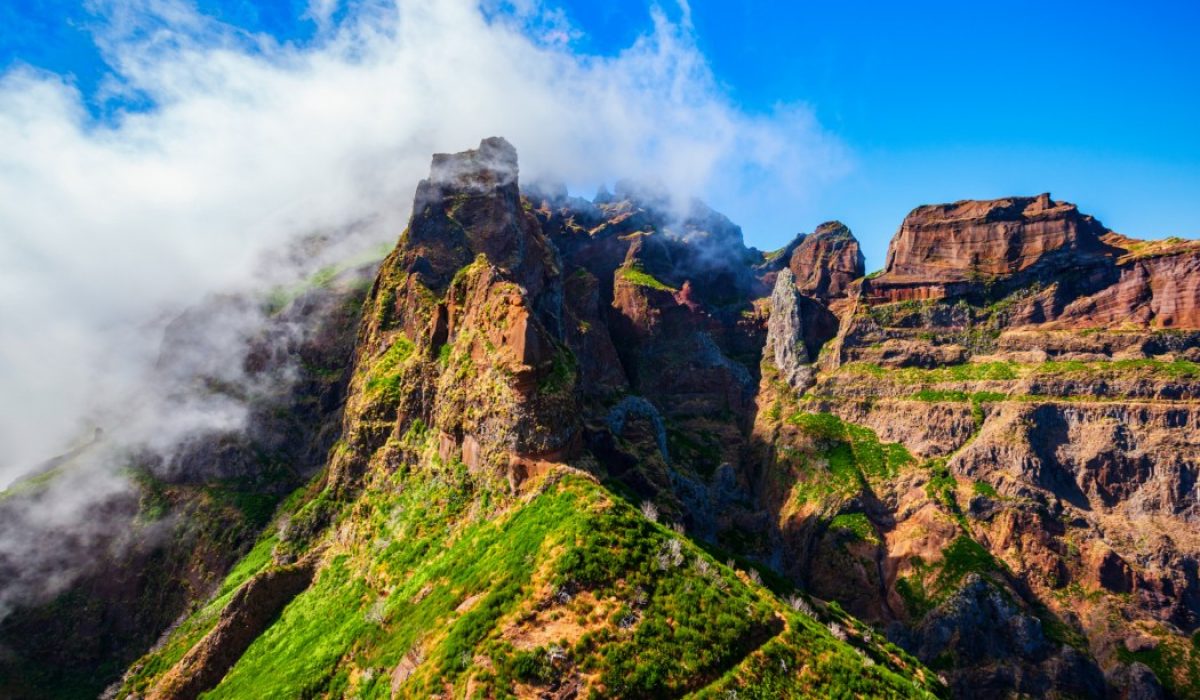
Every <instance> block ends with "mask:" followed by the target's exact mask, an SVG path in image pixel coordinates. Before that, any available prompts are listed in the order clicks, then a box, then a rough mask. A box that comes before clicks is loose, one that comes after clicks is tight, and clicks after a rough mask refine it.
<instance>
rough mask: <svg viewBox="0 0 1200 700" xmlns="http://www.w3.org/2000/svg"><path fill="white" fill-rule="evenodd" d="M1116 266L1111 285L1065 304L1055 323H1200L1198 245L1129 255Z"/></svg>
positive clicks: (1171, 325) (1198, 325)
mask: <svg viewBox="0 0 1200 700" xmlns="http://www.w3.org/2000/svg"><path fill="white" fill-rule="evenodd" d="M1138 243H1140V242H1138ZM1190 243H1194V242H1189V244H1190ZM1119 269H1120V278H1119V279H1118V280H1117V282H1116V283H1115V284H1113V285H1111V286H1109V287H1106V288H1105V289H1103V290H1101V291H1099V292H1097V293H1095V294H1092V295H1090V296H1086V297H1083V298H1080V299H1077V300H1075V301H1074V302H1072V303H1071V304H1069V305H1068V306H1067V307H1066V309H1064V310H1063V313H1062V316H1061V317H1060V319H1059V323H1058V325H1059V326H1063V327H1083V328H1094V327H1112V326H1123V325H1126V326H1127V325H1129V324H1134V325H1137V326H1143V327H1146V326H1149V327H1156V328H1200V249H1198V248H1197V247H1196V246H1194V245H1184V246H1179V249H1178V250H1175V251H1169V252H1167V253H1165V254H1160V255H1154V256H1149V257H1138V256H1136V255H1127V256H1125V257H1124V258H1122V259H1121V260H1120V261H1119Z"/></svg>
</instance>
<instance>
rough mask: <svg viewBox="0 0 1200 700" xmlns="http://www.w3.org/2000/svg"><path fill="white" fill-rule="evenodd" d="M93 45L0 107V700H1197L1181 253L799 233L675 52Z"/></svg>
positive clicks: (834, 142) (524, 26)
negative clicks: (90, 72) (81, 72)
mask: <svg viewBox="0 0 1200 700" xmlns="http://www.w3.org/2000/svg"><path fill="white" fill-rule="evenodd" d="M222 8H223V9H222ZM259 9H260V11H261V12H262V13H264V14H261V15H256V16H257V17H259V19H260V20H261V21H266V20H264V19H262V18H269V12H270V8H268V7H266V6H264V7H262V8H259ZM245 11H246V10H245V8H242V9H241V10H238V11H237V12H241V13H244V12H245ZM699 11H700V10H699V9H697V10H696V12H699ZM24 12H26V11H25V10H22V11H21V12H20V13H19V12H16V11H14V13H13V17H16V18H18V19H19V18H21V17H23V16H24V15H23V14H21V13H24ZM86 12H87V13H88V14H87V16H88V17H89V20H88V23H87V25H86V31H87V32H88V33H89V34H88V36H89V37H90V39H89V41H90V42H91V43H92V44H93V45H94V47H93V48H94V49H95V50H96V51H97V52H98V55H99V56H101V57H102V58H101V59H99V60H101V61H102V63H103V66H104V68H103V77H102V78H101V79H99V80H97V81H94V82H93V83H92V84H91V85H90V87H89V85H88V82H87V80H88V79H85V78H80V77H78V76H71V75H69V74H66V73H56V72H51V71H49V70H45V69H42V68H37V67H35V66H34V65H33V64H23V63H20V62H16V63H13V64H11V65H8V67H6V68H5V69H4V71H5V72H4V73H3V74H0V140H2V142H3V144H4V148H2V149H0V230H2V231H3V232H4V233H3V234H0V318H2V319H3V320H4V322H3V323H0V417H2V420H0V489H2V490H0V696H2V697H12V698H85V697H98V696H99V697H104V698H122V699H124V698H129V699H134V698H138V699H143V700H150V699H152V698H153V699H159V700H161V699H168V698H170V699H191V698H200V697H204V698H224V697H228V698H258V697H286V698H293V697H296V698H317V697H320V698H341V697H356V698H367V697H369V698H397V697H455V698H457V697H472V698H476V697H479V698H499V697H538V698H562V699H567V698H581V697H592V698H599V697H620V698H661V697H725V698H728V697H750V698H777V697H814V698H816V697H821V698H825V697H953V698H977V697H982V698H1010V697H1048V698H1079V697H1086V698H1126V699H1134V698H1139V699H1140V698H1191V697H1200V646H1198V644H1197V639H1198V636H1197V635H1200V539H1198V538H1197V536H1196V531H1195V530H1196V528H1195V524H1196V520H1197V517H1198V515H1200V501H1198V498H1197V489H1196V484H1197V476H1198V475H1200V438H1198V437H1197V436H1200V430H1197V428H1198V427H1200V426H1198V421H1200V414H1198V411H1197V402H1198V401H1200V241H1197V240H1193V239H1188V238H1183V237H1178V236H1175V237H1154V236H1155V235H1157V234H1158V233H1159V232H1156V231H1145V232H1142V231H1126V230H1121V231H1117V230H1113V228H1110V226H1109V225H1107V224H1106V220H1107V219H1108V217H1107V216H1105V217H1100V216H1098V215H1096V214H1095V213H1092V212H1093V211H1094V210H1092V209H1091V206H1092V205H1091V203H1090V202H1089V203H1088V204H1086V205H1077V204H1074V203H1072V202H1068V201H1065V200H1064V199H1062V198H1061V195H1060V194H1059V193H1058V192H1055V193H1054V194H1053V195H1052V194H1051V193H1046V192H1043V193H1040V194H1038V193H1037V192H1038V190H1034V191H1033V192H1025V193H1016V194H1012V195H1011V196H1000V197H992V198H977V199H958V200H957V201H949V202H945V203H929V202H923V201H913V202H911V203H910V204H909V208H908V213H907V215H906V216H900V217H897V220H896V221H894V222H892V224H891V225H892V226H893V227H894V230H895V234H894V235H893V236H892V237H891V239H890V243H889V244H888V245H887V247H886V251H885V250H883V248H882V246H877V245H874V244H873V243H872V238H870V237H865V238H863V239H862V240H860V233H859V232H858V231H857V230H856V227H854V226H852V225H848V223H845V222H850V223H853V220H855V217H857V216H858V215H859V213H860V212H859V211H858V210H857V209H856V207H850V208H849V210H848V211H843V210H840V209H842V208H841V207H833V206H830V207H828V211H826V212H823V213H824V214H825V216H824V217H823V223H819V224H817V225H815V226H809V225H804V226H801V224H800V223H799V218H800V217H801V212H808V211H809V208H810V207H811V206H812V203H813V201H814V199H815V195H816V194H817V193H818V192H820V191H822V190H821V188H822V187H823V186H824V185H825V184H827V183H829V182H831V181H834V180H836V179H837V178H839V177H844V176H846V175H847V174H849V173H852V172H853V171H854V169H855V168H856V167H859V165H860V164H861V162H862V161H860V154H858V153H855V152H854V151H852V150H851V149H850V148H849V147H848V146H847V145H845V144H844V143H843V141H842V140H841V137H839V136H836V135H834V134H833V132H831V131H827V130H826V128H825V127H824V126H822V125H821V124H820V123H818V121H817V118H816V115H817V114H818V112H817V111H815V108H812V107H808V106H804V105H801V104H800V103H798V102H797V103H793V104H787V103H778V102H777V103H776V106H775V107H773V108H771V109H769V110H766V111H763V110H761V109H759V110H754V109H750V108H749V107H747V106H746V101H745V100H744V99H741V98H739V99H735V95H736V94H737V91H736V90H735V89H733V88H731V87H730V86H729V85H726V84H724V83H723V81H722V79H721V78H720V77H718V73H717V71H716V69H715V68H714V65H713V64H710V58H709V55H708V53H709V52H711V47H709V48H708V49H707V50H706V51H702V50H701V47H702V46H703V45H704V44H703V41H702V36H703V35H702V34H701V31H700V29H699V28H698V25H697V23H696V21H695V20H696V18H695V17H694V16H693V8H692V7H691V6H690V5H689V4H687V3H679V4H677V5H673V6H670V7H658V6H654V7H651V8H650V9H649V24H648V27H649V28H648V29H646V30H645V31H639V32H634V33H633V34H630V35H627V36H626V35H622V39H621V41H622V43H620V44H619V46H617V48H615V49H613V48H611V47H609V48H607V49H600V48H597V47H593V49H592V50H588V51H585V50H584V49H582V48H581V46H584V45H585V43H584V39H583V38H582V35H581V34H580V32H579V30H578V29H577V28H576V26H575V25H574V24H573V19H574V17H575V16H574V15H570V16H569V15H568V14H567V12H566V11H565V10H564V9H562V8H561V7H557V6H551V5H546V4H542V3H540V2H517V3H492V2H484V3H477V2H471V1H468V0H452V1H450V2H425V1H423V0H399V1H397V2H375V1H373V0H371V1H364V2H349V3H343V2H337V1H334V2H313V3H310V4H309V5H308V6H307V7H306V8H304V9H303V16H302V21H303V22H305V23H308V25H311V27H310V29H309V30H308V33H307V34H304V35H302V36H301V35H294V36H289V35H287V34H286V33H281V32H282V30H279V29H277V30H275V32H274V33H272V32H270V31H267V30H265V29H261V28H260V29H251V28H249V26H250V25H248V24H247V20H246V16H245V15H244V14H237V12H234V11H233V10H231V9H229V8H225V7H224V6H223V5H221V4H220V2H216V3H215V4H205V3H201V4H198V5H192V4H188V3H182V2H175V1H174V0H147V2H139V3H135V4H128V3H103V2H102V3H97V4H95V5H91V6H89V7H88V8H86ZM781 13H782V14H781V16H783V15H785V14H786V13H783V12H782V10H781ZM0 14H2V13H0ZM293 14H295V13H294V12H293ZM763 33H764V35H766V34H769V33H770V32H768V31H767V30H766V28H764V30H763ZM984 38H986V32H983V31H982V30H981V39H980V40H981V41H983V40H984ZM6 45H7V44H5V43H4V42H0V56H3V55H4V47H5V46H6ZM587 45H589V46H591V44H587ZM718 54H719V52H718ZM897 60H900V59H899V58H898V59H897ZM821 114H823V115H824V114H825V113H824V112H821ZM834 122H838V123H841V124H842V125H843V126H844V125H845V123H844V121H843V120H842V119H841V118H840V117H838V118H835V119H834ZM481 139H482V140H481ZM473 144H478V145H477V146H476V147H474V148H468V147H469V146H472V145H473ZM1182 147H1183V146H1181V148H1182ZM464 149H465V150H464ZM863 153H864V154H866V151H864V152H863ZM867 157H873V156H871V155H870V154H867ZM979 167H981V168H982V167H983V166H982V165H980V166H979ZM914 177H915V176H914ZM593 193H594V194H593ZM970 194H971V193H970V192H964V193H963V196H970ZM869 198H870V195H869V194H868V193H867V192H866V191H864V193H863V206H864V207H866V206H868V203H867V200H868V199H869ZM1098 206H1099V207H1100V210H1104V211H1107V210H1106V209H1105V208H1104V207H1105V205H1104V203H1103V202H1100V203H1098ZM764 208H765V209H769V210H770V214H769V215H764V214H763V209H764ZM804 216H805V217H807V216H808V214H807V213H805V214H804ZM789 217H797V223H793V224H788V226H794V227H800V228H804V229H805V230H804V232H801V233H793V232H789V233H786V234H785V233H784V232H783V231H764V230H763V228H762V223H763V222H764V221H777V220H779V221H783V220H789ZM835 217H836V218H835ZM816 221H822V219H816ZM748 222H752V223H748ZM1108 223H1111V222H1108ZM794 230H795V229H794V228H792V229H789V231H794ZM764 242H770V245H766V244H764ZM760 247H764V248H766V247H770V248H773V249H772V250H760ZM879 260H882V261H883V267H882V268H881V269H878V270H875V271H871V270H870V268H871V267H873V266H874V265H870V266H869V265H868V262H869V261H879ZM877 264H878V263H876V265H877Z"/></svg>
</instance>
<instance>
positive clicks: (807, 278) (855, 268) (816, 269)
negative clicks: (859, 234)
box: [788, 221, 866, 300]
mask: <svg viewBox="0 0 1200 700" xmlns="http://www.w3.org/2000/svg"><path fill="white" fill-rule="evenodd" d="M865 265H866V259H865V258H864V257H863V254H862V251H861V250H860V249H859V246H858V240H857V239H856V238H855V237H854V235H853V234H852V233H850V229H848V228H846V225H845V224H843V223H842V222H840V221H829V222H826V223H823V224H821V225H820V226H818V227H817V230H816V231H814V232H813V233H812V234H811V235H809V236H805V237H804V238H803V240H801V241H800V243H799V245H797V246H796V249H795V250H794V251H793V252H792V255H791V258H790V259H789V260H788V269H790V270H791V271H792V274H793V275H795V279H796V287H797V288H798V289H799V290H800V291H801V292H803V293H804V294H806V295H808V296H811V297H816V298H817V299H822V300H829V299H833V298H836V297H843V296H846V294H848V293H849V292H850V283H851V282H853V281H854V280H857V279H861V278H862V276H863V275H864V274H866V267H865Z"/></svg>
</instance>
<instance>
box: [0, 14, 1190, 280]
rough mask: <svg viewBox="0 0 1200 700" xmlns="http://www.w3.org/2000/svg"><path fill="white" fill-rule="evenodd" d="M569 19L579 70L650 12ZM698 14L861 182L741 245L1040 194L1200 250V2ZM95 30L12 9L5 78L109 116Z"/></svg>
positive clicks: (227, 18) (701, 38) (869, 242)
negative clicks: (844, 156) (44, 78)
mask: <svg viewBox="0 0 1200 700" xmlns="http://www.w3.org/2000/svg"><path fill="white" fill-rule="evenodd" d="M198 5H199V8H200V9H201V11H203V12H205V13H208V14H211V15H213V16H216V17H218V18H219V19H221V20H222V21H224V22H226V23H229V24H232V25H235V26H239V27H243V28H245V29H248V30H250V31H254V32H263V33H268V34H271V35H273V36H276V37H278V38H280V39H282V40H287V41H294V42H298V43H303V42H305V41H308V40H309V39H311V38H312V37H313V36H314V33H315V31H316V25H315V23H314V22H312V21H311V20H308V19H306V18H305V17H304V14H305V10H306V6H307V3H305V2H303V1H302V0H280V1H278V2H256V3H252V2H246V1H244V0H202V1H201V2H199V3H198ZM561 7H562V9H563V11H564V13H565V16H566V18H567V19H568V20H569V21H570V23H571V24H572V25H573V26H574V27H575V28H576V29H577V30H578V31H579V35H578V36H577V37H576V39H575V40H574V42H573V44H572V49H573V50H574V51H577V52H584V53H593V54H600V55H607V54H611V53H613V52H616V51H619V50H620V49H622V48H624V47H626V46H628V45H629V43H630V42H631V41H633V40H634V39H635V38H636V37H637V36H639V35H640V34H644V33H646V32H647V31H649V29H650V27H651V17H650V12H649V8H648V6H647V4H645V3H643V2H607V3H595V2H582V1H575V0H572V1H570V2H565V3H562V4H561ZM666 11H667V12H668V14H670V15H671V16H672V17H674V18H677V19H678V18H679V17H680V16H681V13H682V10H680V9H679V8H677V7H674V6H668V7H667V8H666ZM690 14H691V21H692V23H693V26H694V28H695V38H696V42H697V44H698V45H699V48H700V49H701V51H702V52H703V54H704V55H705V57H706V58H707V60H708V61H709V63H710V65H711V68H712V71H713V73H714V74H715V77H716V79H717V80H718V82H719V84H720V85H721V87H722V89H723V90H724V91H725V92H726V93H727V94H728V95H729V96H730V98H731V99H732V101H733V102H734V103H735V104H737V105H739V107H740V108H741V109H744V110H746V111H749V112H751V113H757V112H762V113H769V112H770V111H771V110H772V109H773V107H775V106H776V105H779V104H794V103H803V104H806V105H808V106H809V107H811V108H812V109H813V110H814V111H815V114H816V116H817V118H818V120H819V122H820V124H821V125H822V127H823V128H824V129H825V130H826V131H827V132H829V133H831V134H832V135H833V136H834V137H835V138H836V139H838V140H839V141H840V142H841V143H842V144H843V145H844V146H845V147H846V149H847V151H848V153H849V156H850V161H851V163H852V169H851V170H850V172H849V173H848V174H846V175H844V176H842V177H839V178H837V179H836V180H834V181H832V182H830V183H827V184H825V185H823V186H822V187H821V188H820V189H819V190H818V191H817V192H815V193H814V194H813V199H814V201H811V202H806V203H804V204H803V205H800V204H797V205H796V206H795V217H794V218H793V219H789V218H788V216H787V209H788V208H789V207H791V206H792V204H791V203H789V202H787V201H780V202H777V203H775V204H774V205H773V206H774V207H778V208H779V209H781V210H783V213H781V212H780V211H775V212H772V213H771V215H766V214H763V215H761V216H760V215H758V214H756V213H755V212H753V211H751V212H740V213H739V214H740V215H739V216H737V219H738V223H740V224H742V225H743V227H744V228H745V229H746V234H747V238H748V240H749V242H750V243H752V244H755V245H758V246H760V247H763V248H770V247H774V246H777V245H780V244H782V243H783V242H784V241H785V239H786V238H787V237H788V236H789V235H790V234H791V233H793V232H795V231H798V230H811V229H812V228H813V227H814V226H815V225H816V224H817V223H819V222H820V221H822V220H825V219H830V218H838V219H841V220H843V221H845V222H846V223H847V224H849V225H850V226H851V228H852V229H854V231H855V232H856V234H858V236H859V238H860V239H861V240H862V241H863V243H864V247H865V249H866V252H867V255H868V265H869V266H871V267H877V266H879V265H880V264H882V260H883V254H884V251H885V249H886V244H887V241H888V239H889V238H890V237H891V235H892V234H893V233H894V231H895V229H896V227H897V226H898V225H899V223H900V221H901V219H902V218H903V216H904V214H905V213H906V212H907V211H908V210H910V209H911V208H913V207H915V206H917V205H919V204H923V203H929V202H938V201H951V200H954V199H962V198H988V197H997V196H1003V195H1008V194H1036V193H1038V192H1042V191H1050V192H1051V193H1052V194H1053V196H1054V197H1055V198H1059V199H1067V200H1070V201H1074V202H1076V203H1078V204H1079V205H1080V206H1081V208H1082V209H1083V210H1084V211H1087V212H1089V213H1093V214H1095V215H1096V216H1097V217H1099V218H1100V219H1101V220H1102V221H1103V222H1104V223H1105V224H1107V225H1108V226H1110V227H1111V228H1114V229H1116V230H1119V231H1121V232H1123V233H1127V234H1129V235H1135V236H1143V237H1156V236H1166V235H1184V236H1193V237H1194V236H1200V130H1198V129H1197V128H1196V125H1197V123H1198V122H1200V120H1198V119H1197V117H1198V115H1200V48H1198V47H1200V42H1197V41H1196V40H1195V37H1196V35H1197V32H1198V31H1200V3H1196V2H1175V3H1169V2H1163V3H1154V2H1148V3H1140V4H1137V5H1135V4H1133V3H1128V2H1060V3H1044V2H1043V3H1034V2H1004V3H987V4H985V3H961V2H953V3H952V2H912V3H874V2H872V3H865V2H836V3H835V2H788V3H728V2H717V1H715V0H692V2H691V5H690ZM95 22H96V20H95V19H94V18H93V17H92V16H90V15H89V14H87V12H85V11H84V10H82V9H80V7H79V3H76V2H66V1H63V0H16V2H15V3H13V2H11V0H10V2H8V3H5V4H4V5H3V6H2V7H0V26H2V27H4V29H2V30H0V67H8V66H12V65H14V64H16V63H26V64H30V65H33V66H37V67H39V68H44V69H47V70H50V71H54V72H57V73H60V74H63V75H66V76H69V79H70V80H72V81H74V82H75V84H77V85H78V86H79V88H80V90H81V91H82V92H83V94H84V96H85V99H91V103H90V104H91V107H92V108H93V109H94V110H95V111H96V112H97V113H100V114H102V113H103V112H105V110H112V109H115V108H118V107H120V105H119V104H118V105H115V106H114V104H112V103H107V104H102V102H101V101H100V100H98V99H97V98H96V97H95V95H96V91H97V88H98V87H99V86H100V85H101V79H102V77H103V76H104V74H105V73H106V71H107V68H106V67H105V65H104V63H103V61H102V60H101V59H100V55H99V53H98V51H97V50H96V48H95V46H94V45H93V43H92V34H91V31H90V28H91V27H92V26H93V25H94V24H95ZM716 199H718V200H719V199H720V198H719V197H717V198H716ZM714 204H715V205H716V206H718V208H720V207H721V204H722V203H721V202H720V201H716V202H714ZM781 221H788V222H789V223H788V224H781V223H780V222H781ZM792 222H794V223H792ZM789 226H790V229H791V230H787V227H789Z"/></svg>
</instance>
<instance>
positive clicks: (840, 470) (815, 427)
mask: <svg viewBox="0 0 1200 700" xmlns="http://www.w3.org/2000/svg"><path fill="white" fill-rule="evenodd" d="M788 422H789V423H791V424H792V425H795V426H797V427H799V428H800V430H801V431H802V432H803V433H805V434H806V435H807V436H808V437H809V439H810V440H811V442H812V447H813V450H812V451H804V450H797V449H795V448H788V447H787V446H784V448H782V449H780V450H779V457H780V460H781V461H782V462H783V463H785V464H786V463H790V465H791V466H792V467H793V468H794V469H796V470H797V471H798V472H799V473H800V474H801V477H802V479H803V483H800V484H797V485H796V486H795V487H794V489H793V491H794V493H795V495H796V498H798V499H799V500H801V501H807V500H812V499H816V498H819V497H821V496H822V495H827V494H831V493H842V494H851V493H854V492H856V491H858V490H859V489H861V488H862V487H863V486H865V485H867V484H868V483H869V482H870V481H871V480H879V479H888V478H892V477H895V476H896V475H897V474H899V472H900V469H901V468H903V467H905V466H907V465H909V464H912V463H913V462H914V460H913V457H912V455H911V454H910V453H909V452H908V450H906V449H905V448H904V446H903V445H901V444H899V443H885V442H881V441H880V440H879V437H878V436H877V435H876V434H875V431H873V430H871V429H870V428H865V427H863V426H860V425H855V424H853V423H847V422H845V421H843V420H842V419H841V418H838V417H837V416H835V415H833V414H832V413H805V412H800V413H796V414H793V415H792V416H791V417H789V418H788ZM822 467H823V469H822Z"/></svg>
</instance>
